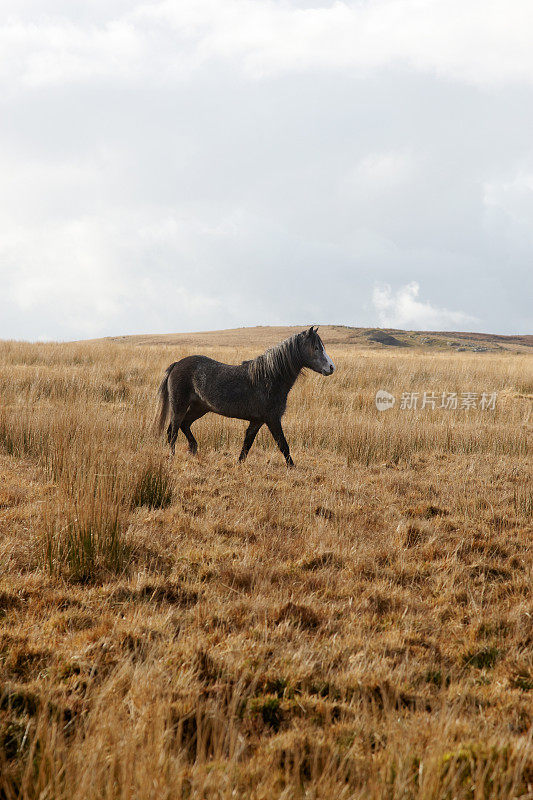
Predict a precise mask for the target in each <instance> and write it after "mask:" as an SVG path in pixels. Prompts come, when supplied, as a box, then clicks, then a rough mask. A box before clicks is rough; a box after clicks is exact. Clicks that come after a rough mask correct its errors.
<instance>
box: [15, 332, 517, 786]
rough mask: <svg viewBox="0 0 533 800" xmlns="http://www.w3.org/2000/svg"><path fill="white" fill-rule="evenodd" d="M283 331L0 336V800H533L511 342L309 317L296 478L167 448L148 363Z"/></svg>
mask: <svg viewBox="0 0 533 800" xmlns="http://www.w3.org/2000/svg"><path fill="white" fill-rule="evenodd" d="M302 327H303V326H302ZM296 330H298V329H296V328H295V329H288V328H254V329H240V330H236V331H223V332H217V333H205V334H183V335H179V334H173V335H168V336H164V335H161V336H138V337H129V338H125V339H120V338H119V339H108V340H100V341H97V342H89V343H83V342H79V343H71V344H22V343H13V342H3V343H0V392H1V394H0V398H1V401H0V798H2V800H4V798H5V800H11V798H24V799H26V798H27V799H28V800H29V799H30V798H31V799H32V800H34V799H36V798H54V800H56V799H57V800H82V798H83V799H84V800H85V798H90V799H91V800H100V798H109V800H114V799H115V798H116V799H117V800H119V799H120V800H125V799H126V798H135V799H137V798H139V799H140V800H147V799H148V798H150V799H151V798H153V799H154V800H159V798H167V799H168V800H174V798H228V799H229V798H257V800H259V799H261V798H264V799H265V800H266V798H284V799H285V800H292V798H294V797H300V796H301V797H309V798H311V797H312V798H317V799H318V798H324V800H331V799H332V798H343V799H344V800H347V799H348V798H360V800H363V798H365V800H366V798H375V800H377V799H378V798H390V800H400V798H402V800H403V799H405V800H409V799H410V798H412V799H413V800H415V799H416V800H433V799H434V800H437V798H438V799H440V798H442V799H443V800H444V798H446V799H447V800H452V799H453V798H457V800H467V799H468V800H478V799H479V798H491V799H492V798H499V799H500V800H503V799H504V798H505V800H511V798H522V800H525V798H532V797H533V745H532V722H533V597H532V592H531V587H532V578H533V574H532V573H533V570H532V566H533V558H532V534H533V475H532V440H533V435H532V429H533V413H532V404H533V349H532V346H533V337H531V336H523V337H490V336H489V335H488V334H487V335H481V334H480V335H475V334H457V333H446V334H442V333H438V334H437V333H435V334H428V333H417V332H412V333H406V332H401V331H387V332H385V334H386V335H387V336H391V337H393V339H396V340H397V342H399V344H384V343H380V342H379V341H375V340H373V339H372V338H371V337H372V336H375V334H376V331H373V330H369V329H352V328H342V327H329V326H324V328H321V329H320V332H321V334H322V336H323V339H324V341H325V344H326V348H327V350H328V353H330V354H331V356H332V357H333V359H334V361H335V362H336V365H337V371H336V372H335V374H334V375H333V376H332V377H331V378H324V377H321V376H318V375H315V374H312V373H308V374H307V375H305V376H303V377H302V378H301V379H300V380H299V381H298V383H297V384H296V386H295V388H294V390H293V392H292V393H291V395H290V397H289V407H288V410H287V414H286V416H285V418H284V428H285V432H286V435H287V439H288V441H289V444H290V446H291V452H292V455H293V458H294V460H295V462H296V467H295V469H293V470H291V471H287V469H286V468H285V466H284V463H283V459H282V457H281V455H280V453H279V451H278V450H277V448H276V446H275V444H274V442H273V441H272V439H271V438H270V436H269V435H268V434H267V433H265V432H263V431H262V432H261V433H260V435H259V436H258V439H257V441H256V443H255V445H254V447H253V449H252V450H251V452H250V455H249V457H248V460H247V462H246V463H245V464H244V465H243V464H237V463H236V459H237V456H238V454H239V451H240V447H241V445H242V439H243V436H244V430H245V427H246V423H243V422H239V421H236V420H226V419H223V418H221V417H216V416H213V415H208V416H206V417H205V418H204V419H202V420H200V421H199V422H198V423H197V424H196V425H195V426H194V428H193V430H194V432H195V435H196V438H197V439H198V443H199V455H198V456H197V457H193V456H190V455H189V454H188V453H187V452H186V446H185V445H186V442H185V438H184V437H182V436H181V434H180V438H179V439H178V446H177V451H176V457H175V458H174V460H173V461H172V462H169V460H168V454H167V449H166V447H165V444H164V442H162V441H160V440H158V439H156V438H155V437H154V434H153V431H152V421H153V418H154V414H155V394H156V390H157V386H158V384H159V381H160V380H161V376H162V374H163V371H164V369H165V368H166V367H167V366H168V364H169V363H171V362H172V361H175V360H177V359H179V358H180V357H183V356H184V355H187V354H190V353H191V352H202V353H204V354H206V355H210V356H213V357H216V358H219V359H220V360H224V361H227V362H235V363H236V362H239V361H241V360H242V359H244V358H249V357H253V356H255V355H257V354H258V352H260V351H261V350H262V349H264V348H265V347H266V346H268V345H271V344H274V343H275V342H277V341H279V340H280V339H282V338H283V337H284V336H286V335H289V334H290V333H292V332H294V331H296ZM381 333H383V332H381ZM479 346H483V347H487V348H488V350H487V351H483V352H477V351H475V350H474V348H476V347H479ZM463 347H467V349H466V350H463V349H461V350H460V352H457V351H458V350H459V348H463ZM379 389H384V390H387V391H388V392H390V393H392V394H393V395H394V396H395V397H396V404H395V405H394V407H393V408H392V409H390V410H388V411H384V412H379V411H378V410H377V409H376V406H375V402H374V398H375V394H376V392H377V391H378V390H379ZM424 392H427V393H429V392H432V393H434V395H435V397H436V398H437V401H436V403H435V405H436V407H435V408H434V409H432V408H431V407H429V406H428V407H426V408H424V409H421V408H420V404H421V402H422V397H423V394H424ZM494 392H496V393H497V394H496V399H495V408H493V409H492V408H486V409H482V408H480V402H481V396H482V395H483V394H487V395H488V394H491V393H494ZM402 393H408V394H411V393H415V394H418V395H419V397H418V403H417V405H418V408H416V409H411V410H409V409H402V408H401V400H400V398H401V395H402ZM443 393H444V394H445V396H446V397H448V396H449V395H450V394H451V393H457V395H458V398H459V406H460V403H461V396H462V394H463V393H471V394H472V396H475V401H474V402H475V404H476V407H475V408H460V407H458V408H457V409H453V408H447V409H444V408H439V404H440V402H441V397H442V394H443Z"/></svg>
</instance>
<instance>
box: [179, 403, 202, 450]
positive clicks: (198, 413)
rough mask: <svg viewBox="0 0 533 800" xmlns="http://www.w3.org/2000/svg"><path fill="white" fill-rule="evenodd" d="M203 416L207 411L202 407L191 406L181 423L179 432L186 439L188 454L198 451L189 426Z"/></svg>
mask: <svg viewBox="0 0 533 800" xmlns="http://www.w3.org/2000/svg"><path fill="white" fill-rule="evenodd" d="M204 414H207V410H206V409H205V408H203V407H202V406H195V405H191V406H190V408H189V410H188V411H187V413H186V414H185V417H184V418H183V422H182V423H181V430H182V431H183V433H184V434H185V436H186V437H187V441H188V442H189V452H191V453H193V454H196V453H197V451H198V442H197V441H196V439H195V438H194V436H193V433H192V431H191V425H192V424H193V422H196V420H197V419H200V417H203V416H204Z"/></svg>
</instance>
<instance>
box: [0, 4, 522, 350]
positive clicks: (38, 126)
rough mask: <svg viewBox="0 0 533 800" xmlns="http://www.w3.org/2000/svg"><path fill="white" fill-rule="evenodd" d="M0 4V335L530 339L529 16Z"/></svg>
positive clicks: (480, 10)
mask: <svg viewBox="0 0 533 800" xmlns="http://www.w3.org/2000/svg"><path fill="white" fill-rule="evenodd" d="M1 12H2V13H1V18H0V175H1V180H0V279H1V289H0V337H1V338H17V339H74V338H86V337H94V336H103V335H113V334H130V333H151V332H173V331H187V330H205V329H215V328H228V327H236V326H241V325H256V324H285V323H294V324H300V323H302V324H303V323H323V324H324V323H342V324H347V325H355V326H370V325H372V326H380V327H399V328H418V329H426V330H430V329H440V330H479V331H491V332H497V333H532V332H533V3H532V2H531V0H359V1H358V2H335V3H330V2H318V1H317V2H304V1H303V0H300V1H298V2H297V1H296V0H294V1H293V2H290V0H284V1H283V2H282V1H281V0H279V1H278V0H169V1H167V2H158V1H157V0H156V2H144V3H137V2H134V1H132V0H91V2H90V3H74V2H72V0H40V2H39V1H38V0H2V8H1Z"/></svg>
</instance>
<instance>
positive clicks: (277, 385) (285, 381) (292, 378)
mask: <svg viewBox="0 0 533 800" xmlns="http://www.w3.org/2000/svg"><path fill="white" fill-rule="evenodd" d="M301 371H302V370H301V368H300V369H298V370H297V371H296V372H294V373H293V374H292V375H280V376H279V377H278V378H277V379H276V380H274V381H273V382H272V394H278V395H279V396H280V397H287V395H288V394H289V392H290V390H291V389H292V387H293V386H294V384H295V383H296V381H297V379H298V375H299V374H300V372H301Z"/></svg>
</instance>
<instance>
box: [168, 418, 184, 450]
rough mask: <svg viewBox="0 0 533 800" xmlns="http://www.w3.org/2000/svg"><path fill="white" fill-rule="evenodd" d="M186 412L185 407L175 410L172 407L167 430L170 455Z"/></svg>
mask: <svg viewBox="0 0 533 800" xmlns="http://www.w3.org/2000/svg"><path fill="white" fill-rule="evenodd" d="M186 413H187V408H186V407H185V408H183V409H178V410H177V411H175V410H174V409H172V417H171V420H170V425H169V426H168V431H167V435H168V443H169V445H170V455H172V456H173V455H174V453H175V452H176V439H177V438H178V433H179V429H180V427H181V423H182V421H183V417H184V416H185V414H186Z"/></svg>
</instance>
